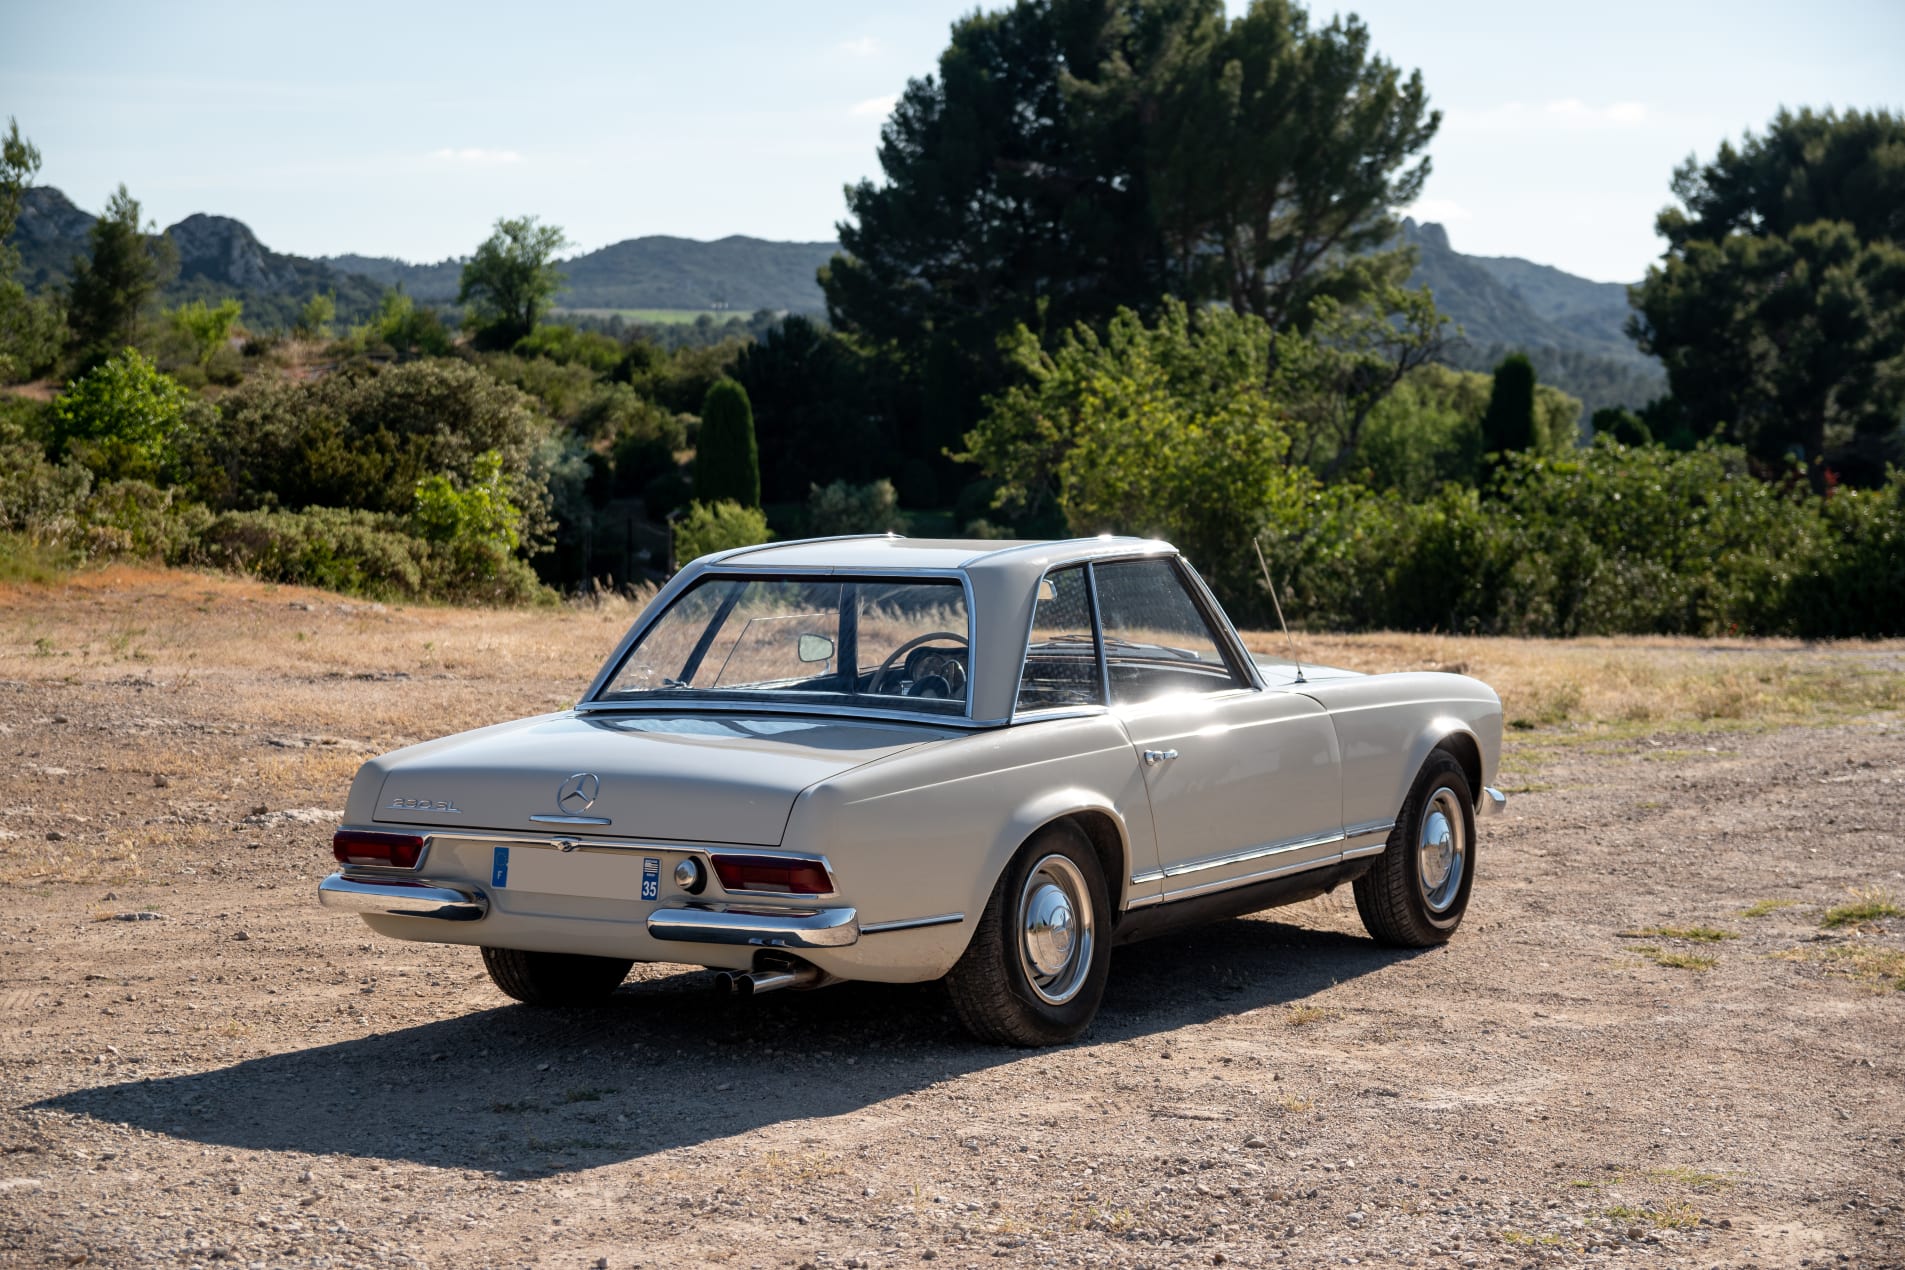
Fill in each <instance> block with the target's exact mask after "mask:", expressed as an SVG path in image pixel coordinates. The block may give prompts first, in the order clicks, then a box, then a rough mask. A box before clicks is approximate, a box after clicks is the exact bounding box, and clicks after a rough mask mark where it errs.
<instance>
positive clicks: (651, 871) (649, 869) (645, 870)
mask: <svg viewBox="0 0 1905 1270" xmlns="http://www.w3.org/2000/svg"><path fill="white" fill-rule="evenodd" d="M642 898H643V899H645V900H658V899H660V898H661V861H660V860H657V859H655V857H653V856H647V857H645V858H644V859H643V860H642Z"/></svg>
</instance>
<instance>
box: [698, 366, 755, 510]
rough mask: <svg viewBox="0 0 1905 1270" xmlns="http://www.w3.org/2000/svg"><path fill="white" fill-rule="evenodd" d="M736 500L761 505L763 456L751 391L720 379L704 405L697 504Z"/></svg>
mask: <svg viewBox="0 0 1905 1270" xmlns="http://www.w3.org/2000/svg"><path fill="white" fill-rule="evenodd" d="M723 499H732V500H733V501H734V502H737V503H739V504H740V505H741V506H743V507H759V506H760V505H761V455H760V450H759V448H758V446H757V445H756V443H755V440H754V407H753V406H751V405H750V404H748V399H747V389H745V388H743V387H741V385H739V384H737V383H735V382H734V381H733V380H732V379H717V380H716V381H715V382H714V384H713V385H712V386H711V387H709V389H708V395H707V396H706V397H705V398H703V399H702V402H701V438H700V440H699V441H697V442H696V444H695V501H696V502H698V503H716V502H720V501H722V500H723Z"/></svg>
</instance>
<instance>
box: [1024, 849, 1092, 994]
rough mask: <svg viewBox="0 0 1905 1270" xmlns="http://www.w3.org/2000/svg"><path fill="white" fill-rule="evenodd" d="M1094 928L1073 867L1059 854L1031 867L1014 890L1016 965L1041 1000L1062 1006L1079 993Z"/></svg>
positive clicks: (1081, 881) (1082, 882) (1084, 891)
mask: <svg viewBox="0 0 1905 1270" xmlns="http://www.w3.org/2000/svg"><path fill="white" fill-rule="evenodd" d="M1093 927H1094V922H1093V918H1092V912H1091V892H1090V891H1089V890H1087V889H1086V887H1085V878H1084V875H1083V874H1081V873H1080V872H1079V871H1078V866H1077V865H1075V864H1073V863H1072V862H1071V861H1070V860H1068V859H1066V858H1065V857H1064V856H1062V855H1048V856H1046V857H1045V858H1044V859H1042V860H1040V861H1039V862H1038V863H1037V864H1036V865H1034V866H1033V867H1032V871H1031V873H1030V874H1028V875H1027V876H1026V879H1025V886H1024V887H1023V888H1022V889H1021V890H1020V891H1019V920H1018V931H1019V939H1018V944H1019V966H1020V968H1021V969H1022V970H1023V971H1024V972H1025V981H1026V982H1027V983H1028V984H1030V985H1031V988H1032V991H1033V992H1036V993H1037V994H1038V995H1039V998H1040V999H1041V1000H1043V1001H1047V1002H1049V1003H1051V1004H1052V1005H1063V1004H1064V1003H1065V1002H1067V1001H1069V1000H1071V999H1072V998H1073V997H1074V996H1077V995H1078V990H1079V988H1081V987H1083V986H1084V983H1085V975H1086V972H1087V971H1089V970H1090V968H1091V953H1092V943H1093V940H1094V938H1095V932H1094V929H1093Z"/></svg>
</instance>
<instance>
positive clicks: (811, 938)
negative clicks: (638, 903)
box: [648, 904, 860, 948]
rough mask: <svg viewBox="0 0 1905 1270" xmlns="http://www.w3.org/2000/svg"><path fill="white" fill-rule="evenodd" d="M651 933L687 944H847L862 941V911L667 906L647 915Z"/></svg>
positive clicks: (848, 909)
mask: <svg viewBox="0 0 1905 1270" xmlns="http://www.w3.org/2000/svg"><path fill="white" fill-rule="evenodd" d="M648 933H649V935H650V936H652V937H653V938H655V939H662V940H668V941H670V942H672V943H684V944H742V945H750V944H751V945H753V946H755V947H758V948H845V947H847V946H848V945H849V944H854V943H858V942H859V939H860V915H859V914H858V913H857V912H856V911H855V910H853V909H850V908H817V909H791V908H751V907H745V906H742V905H724V904H663V905H661V906H660V907H658V908H656V909H655V910H654V911H653V912H651V913H650V914H649V915H648Z"/></svg>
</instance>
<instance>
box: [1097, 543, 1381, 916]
mask: <svg viewBox="0 0 1905 1270" xmlns="http://www.w3.org/2000/svg"><path fill="white" fill-rule="evenodd" d="M1092 572H1093V587H1094V592H1095V596H1096V600H1097V608H1098V617H1099V626H1100V633H1101V638H1102V640H1103V646H1104V650H1105V661H1106V669H1107V673H1108V677H1109V680H1110V699H1111V707H1112V711H1113V713H1114V714H1115V715H1116V716H1117V718H1118V719H1119V721H1120V722H1121V723H1122V724H1123V726H1124V729H1125V733H1126V735H1127V736H1128V737H1129V738H1130V740H1131V746H1132V749H1133V750H1134V751H1135V752H1136V754H1137V757H1138V760H1139V764H1140V767H1141V769H1142V770H1143V772H1144V780H1145V789H1146V792H1147V793H1148V794H1149V796H1150V802H1151V816H1152V823H1153V826H1154V828H1155V831H1156V836H1157V848H1158V860H1159V869H1158V880H1160V882H1161V894H1162V898H1163V899H1166V900H1170V899H1181V898H1187V897H1189V896H1192V895H1200V894H1204V893H1207V892H1211V891H1218V890H1223V889H1226V888H1228V887H1232V886H1241V885H1245V884H1247V883H1249V882H1253V881H1259V880H1262V879H1266V878H1270V877H1275V876H1278V875H1280V874H1283V873H1290V872H1295V871H1297V870H1300V869H1303V868H1307V867H1310V866H1312V865H1316V864H1319V863H1323V862H1326V861H1328V860H1332V859H1334V858H1335V857H1336V856H1337V855H1338V854H1339V853H1340V852H1341V851H1342V829H1343V822H1342V789H1341V783H1340V776H1339V766H1340V765H1339V755H1338V752H1337V747H1336V730H1335V728H1334V727H1333V725H1332V724H1331V723H1330V719H1329V716H1328V714H1327V713H1325V711H1324V710H1323V708H1322V707H1321V706H1320V705H1318V704H1317V703H1316V702H1315V701H1313V700H1311V699H1310V698H1308V697H1305V696H1301V695H1299V694H1296V693H1289V692H1282V691H1277V690H1270V689H1262V688H1258V687H1256V686H1255V684H1254V682H1253V681H1252V679H1251V678H1250V677H1249V676H1248V675H1247V674H1246V672H1245V670H1244V667H1243V666H1242V665H1241V664H1240V663H1239V660H1238V658H1237V656H1236V654H1235V652H1234V650H1233V648H1232V646H1231V644H1230V641H1229V640H1227V639H1225V638H1222V637H1221V636H1220V634H1219V630H1218V627H1217V626H1216V624H1215V621H1214V620H1213V616H1212V615H1211V614H1210V613H1208V612H1207V611H1206V609H1205V606H1204V604H1203V603H1202V602H1201V597H1200V595H1199V593H1198V591H1197V589H1195V588H1194V586H1193V584H1192V583H1191V580H1190V578H1189V577H1188V576H1187V574H1186V571H1185V570H1184V568H1183V566H1181V565H1180V564H1179V563H1178V562H1177V561H1176V560H1174V559H1171V558H1151V559H1144V560H1122V561H1112V562H1108V563H1101V564H1095V565H1093V566H1092ZM1145 880H1147V881H1148V880H1150V879H1145Z"/></svg>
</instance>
